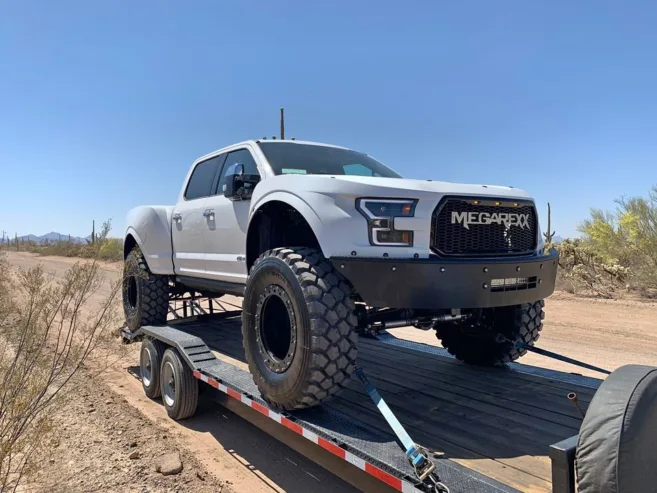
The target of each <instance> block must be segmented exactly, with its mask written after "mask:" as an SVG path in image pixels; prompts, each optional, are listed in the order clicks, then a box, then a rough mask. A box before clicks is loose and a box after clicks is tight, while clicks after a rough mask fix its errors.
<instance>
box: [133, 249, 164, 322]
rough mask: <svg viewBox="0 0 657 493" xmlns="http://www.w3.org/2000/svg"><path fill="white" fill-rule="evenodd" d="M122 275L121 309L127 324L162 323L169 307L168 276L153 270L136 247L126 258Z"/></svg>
mask: <svg viewBox="0 0 657 493" xmlns="http://www.w3.org/2000/svg"><path fill="white" fill-rule="evenodd" d="M124 270H125V272H124V275H123V311H124V313H125V320H126V324H127V325H128V328H129V329H130V330H131V331H135V330H137V329H138V328H139V327H141V326H142V325H164V324H165V323H166V321H167V313H168V311H169V280H168V278H167V276H160V275H156V274H152V273H151V271H150V270H149V268H148V265H147V264H146V260H145V259H144V255H143V254H142V253H141V250H140V249H139V248H134V249H133V250H132V251H131V252H130V253H129V254H128V256H127V257H126V259H125V266H124Z"/></svg>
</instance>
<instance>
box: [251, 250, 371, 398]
mask: <svg viewBox="0 0 657 493" xmlns="http://www.w3.org/2000/svg"><path fill="white" fill-rule="evenodd" d="M350 294H351V288H350V286H349V285H348V283H347V282H346V281H345V279H344V278H343V277H342V276H341V275H340V273H338V272H337V271H336V270H335V269H334V268H333V266H332V265H331V263H330V262H328V261H327V260H326V259H325V258H324V256H323V255H322V253H321V252H319V251H317V250H315V249H311V248H305V247H297V248H276V249H274V250H270V251H268V252H265V253H263V254H262V255H261V256H260V257H259V258H258V259H257V260H256V262H255V264H254V266H253V268H252V270H251V273H250V275H249V280H248V283H247V286H246V292H245V294H244V302H243V303H244V306H243V311H242V336H243V341H244V348H245V352H246V360H247V362H248V364H249V370H250V371H251V374H252V375H253V380H254V382H255V383H256V385H257V386H258V388H259V389H260V392H261V393H262V396H263V398H264V399H265V400H267V401H268V402H270V403H271V404H272V405H274V406H276V407H279V408H283V409H300V408H305V407H310V406H314V405H317V404H319V403H321V402H322V401H324V400H326V399H328V398H329V397H331V396H332V395H334V394H337V393H338V392H339V391H340V390H341V389H342V388H343V387H344V386H345V384H346V383H347V380H349V377H350V376H351V374H352V373H353V372H354V371H355V369H356V365H355V363H356V354H357V349H356V346H357V342H358V335H357V334H356V331H355V328H356V317H355V315H354V302H353V301H352V300H351V298H350Z"/></svg>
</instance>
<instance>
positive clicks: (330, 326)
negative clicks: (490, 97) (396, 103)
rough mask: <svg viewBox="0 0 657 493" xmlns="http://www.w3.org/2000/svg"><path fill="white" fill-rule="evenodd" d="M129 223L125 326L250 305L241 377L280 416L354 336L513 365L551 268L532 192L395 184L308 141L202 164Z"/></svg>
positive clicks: (326, 393) (350, 356) (371, 165)
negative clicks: (202, 301) (395, 339)
mask: <svg viewBox="0 0 657 493" xmlns="http://www.w3.org/2000/svg"><path fill="white" fill-rule="evenodd" d="M127 225H128V226H127V231H126V234H125V244H124V245H125V260H126V276H125V280H124V286H123V300H124V303H123V304H124V310H125V316H126V320H127V325H128V327H129V329H130V330H133V331H136V330H138V329H139V328H140V327H141V326H146V325H164V324H166V320H167V311H168V307H169V300H170V299H171V298H172V297H175V296H180V295H182V294H185V293H199V294H200V295H202V296H206V297H214V298H216V297H219V296H221V295H223V294H226V293H229V294H236V295H239V296H243V297H244V299H243V312H242V339H243V345H244V349H245V356H246V360H247V362H248V365H249V370H250V372H251V374H252V376H253V379H254V382H255V384H256V385H257V387H258V389H259V391H260V392H261V394H262V396H263V398H264V399H265V400H266V401H267V402H269V403H270V404H271V405H272V406H274V407H277V408H282V409H288V410H291V409H299V408H304V407H309V406H314V405H317V404H319V403H321V402H323V401H325V400H327V399H328V398H330V397H331V396H333V395H335V394H337V393H338V392H339V391H340V390H341V389H342V388H343V387H344V386H345V385H346V383H347V381H348V380H349V378H350V377H351V375H352V374H353V373H354V372H355V370H356V358H357V352H358V334H363V333H367V334H376V333H377V332H379V331H383V330H385V329H386V328H393V327H400V326H408V325H412V326H415V327H417V328H419V329H424V330H427V329H434V330H435V331H436V335H437V337H438V338H439V339H440V340H441V341H442V345H443V346H444V347H445V348H446V349H447V350H448V351H449V352H450V353H452V354H453V355H454V356H456V357H457V358H459V359H461V360H463V361H465V362H468V363H471V364H475V365H498V364H503V363H507V362H510V361H512V360H515V359H517V358H519V357H520V356H522V355H523V354H524V352H525V351H526V349H523V344H520V343H524V344H525V345H527V344H529V345H531V344H533V343H534V341H536V339H538V337H539V333H540V330H541V328H542V320H543V317H544V312H543V299H544V298H546V297H547V296H549V295H550V294H551V293H552V292H553V290H554V283H555V277H556V270H557V253H556V252H555V251H554V250H551V251H549V252H547V253H545V252H544V245H543V244H542V242H541V234H540V227H539V222H538V217H537V212H536V207H535V205H534V202H533V200H532V199H531V197H530V196H529V195H528V194H527V193H526V192H525V191H523V190H519V189H516V188H511V187H499V186H490V185H466V184H454V183H446V182H436V181H430V180H410V179H403V178H402V177H401V176H400V175H398V174H397V173H396V172H394V171H393V170H391V169H390V168H388V167H386V166H384V165H383V164H381V163H380V162H378V161H377V160H375V159H373V158H372V157H370V156H368V155H367V154H364V153H361V152H357V151H354V150H350V149H345V148H342V147H337V146H332V145H326V144H319V143H312V142H301V141H289V140H283V141H281V140H279V141H268V140H256V141H247V142H242V143H239V144H235V145H232V146H229V147H226V148H224V149H221V150H218V151H216V152H213V153H211V154H208V155H206V156H203V157H202V158H199V159H198V160H196V161H195V162H194V163H193V164H192V166H191V167H190V169H189V172H188V174H187V177H186V179H185V183H184V185H183V187H182V189H181V191H180V195H179V197H178V202H177V204H176V205H175V206H141V207H137V208H135V209H133V210H131V211H130V212H129V214H128V219H127ZM381 357H385V356H384V355H383V354H382V355H381ZM148 385H149V383H148V382H145V388H146V390H147V393H148V388H147V387H148ZM153 386H154V387H153V392H154V393H157V391H158V389H157V388H156V387H157V382H153Z"/></svg>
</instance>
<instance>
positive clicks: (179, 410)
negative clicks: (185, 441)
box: [160, 348, 198, 421]
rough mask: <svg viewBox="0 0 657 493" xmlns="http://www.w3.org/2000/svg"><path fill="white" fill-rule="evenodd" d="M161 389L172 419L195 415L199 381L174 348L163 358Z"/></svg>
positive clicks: (168, 350)
mask: <svg viewBox="0 0 657 493" xmlns="http://www.w3.org/2000/svg"><path fill="white" fill-rule="evenodd" d="M160 388H161V392H162V403H163V404H164V408H165V409H166V411H167V414H168V415H169V417H170V418H171V419H175V420H176V421H177V420H180V419H185V418H189V417H190V416H193V415H194V413H195V412H196V407H197V406H198V380H197V379H196V378H194V374H193V372H192V370H190V368H189V367H188V366H187V365H186V364H185V363H184V362H183V361H182V360H181V359H180V356H179V355H178V352H177V351H176V350H175V349H173V348H169V349H167V350H166V351H165V352H164V356H163V357H162V366H161V369H160Z"/></svg>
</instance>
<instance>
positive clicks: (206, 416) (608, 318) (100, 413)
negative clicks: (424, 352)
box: [9, 252, 657, 493]
mask: <svg viewBox="0 0 657 493" xmlns="http://www.w3.org/2000/svg"><path fill="white" fill-rule="evenodd" d="M9 261H10V262H11V263H12V264H13V265H15V266H21V267H30V266H32V265H35V264H36V263H38V262H41V263H43V264H44V265H45V267H46V270H48V271H52V272H54V273H55V276H56V277H61V275H62V274H63V273H64V272H65V271H66V269H67V268H68V267H70V265H71V264H73V263H74V262H75V260H74V259H68V258H61V257H37V256H35V255H33V254H27V253H16V252H10V253H9ZM103 270H104V271H105V273H106V275H107V277H108V279H116V278H117V277H118V275H119V272H120V265H119V264H104V265H103ZM104 294H106V292H103V290H101V291H100V292H99V293H98V294H97V296H103V295H104ZM222 301H223V299H222ZM225 301H227V302H231V301H232V303H234V304H235V305H237V306H239V305H240V300H237V299H234V300H230V299H226V300H225ZM391 332H392V333H393V334H394V335H395V336H397V337H402V338H405V339H409V340H413V341H417V342H423V343H427V344H434V345H439V342H438V341H437V339H436V338H435V335H434V333H433V331H427V332H424V331H420V330H417V329H413V328H401V329H395V330H393V331H391ZM538 346H539V347H542V348H544V349H548V350H552V351H556V352H561V353H563V354H566V355H568V356H570V357H572V358H576V359H581V360H583V361H586V362H588V363H591V364H594V365H597V366H600V367H603V368H607V369H609V370H613V369H615V368H617V367H619V366H621V365H624V364H629V363H640V364H649V365H657V303H654V302H642V301H629V300H595V299H580V298H575V297H573V296H572V295H568V294H566V293H560V292H559V293H555V294H554V295H553V296H552V297H550V299H548V300H547V302H546V319H545V325H544V329H543V332H542V336H541V339H540V341H539V343H538ZM137 354H138V347H137V346H128V347H127V348H126V349H125V354H124V356H123V357H122V358H121V359H119V360H118V361H116V362H114V363H113V364H111V365H110V366H109V367H108V368H107V369H106V370H104V371H103V372H101V373H100V374H99V375H97V376H94V377H93V379H91V380H89V383H88V386H87V387H84V386H83V387H81V391H80V392H79V393H78V394H77V395H76V397H75V399H74V400H73V401H72V402H71V405H70V406H71V407H70V410H69V411H68V412H66V413H65V415H66V416H68V421H67V420H66V419H64V420H63V423H64V426H66V430H67V433H68V438H66V437H67V435H63V436H62V444H61V445H60V448H61V449H65V450H66V451H67V452H66V454H64V455H63V456H62V457H61V458H56V459H55V462H54V463H52V464H50V463H49V464H46V465H45V466H44V467H45V468H46V469H45V471H46V472H47V471H49V470H53V472H54V471H59V470H62V471H63V472H62V474H61V475H60V476H58V478H59V479H60V483H61V482H62V481H64V482H63V483H62V484H64V485H65V487H64V488H63V489H59V490H58V489H57V488H54V484H53V485H52V486H53V487H52V488H50V491H71V492H82V491H85V492H86V491H94V490H97V489H105V490H108V489H109V490H111V491H130V492H132V491H181V492H182V491H210V490H212V491H222V488H223V491H233V490H234V491H248V492H250V493H256V492H269V491H313V492H318V493H322V492H325V491H326V492H329V491H331V492H342V491H353V489H352V488H351V487H350V486H348V485H347V484H346V483H344V482H342V481H341V480H340V479H338V478H337V477H335V476H333V475H331V474H329V473H328V472H326V471H325V470H323V469H321V468H320V467H319V466H317V465H315V464H314V463H312V462H310V461H309V460H307V459H305V458H304V457H303V456H301V455H299V454H297V453H296V452H294V451H292V450H290V449H289V448H287V447H286V446H284V445H282V444H280V443H279V442H277V441H276V440H274V439H273V438H271V437H270V436H268V435H266V434H264V433H263V432H261V431H259V430H258V429H256V428H255V427H253V426H251V425H250V424H248V423H246V422H244V421H243V420H241V419H240V418H239V417H237V416H235V415H233V414H232V413H230V412H229V411H227V410H225V409H223V408H221V407H219V406H217V405H215V404H213V403H210V402H203V401H202V403H201V408H200V412H199V413H198V415H197V416H196V417H194V418H192V419H191V420H187V421H185V422H184V423H176V422H173V421H171V420H169V419H168V418H167V416H166V413H165V412H164V410H163V408H162V406H161V404H159V403H158V402H154V401H151V400H149V399H147V398H146V397H145V396H144V394H143V391H142V389H141V384H140V382H139V381H138V380H137V379H135V378H134V377H133V376H131V375H130V374H129V372H128V371H127V369H128V367H130V366H131V365H134V364H136V362H137ZM521 362H522V363H525V364H530V365H535V366H542V367H547V368H552V369H555V370H561V371H569V372H574V373H581V374H584V375H589V376H594V377H602V375H601V374H599V373H595V372H592V371H589V370H583V369H580V368H577V367H573V366H571V365H568V364H566V363H561V362H558V361H554V360H551V359H548V358H545V357H543V356H539V355H534V354H528V355H527V356H525V357H524V358H523V359H522V361H521ZM90 405H93V409H95V411H92V412H89V409H90V408H91V406H90ZM119 416H120V417H121V419H120V420H119V419H118V417H119ZM117 426H118V428H117ZM121 429H123V430H124V433H125V437H123V434H122V435H121V436H119V435H118V430H121ZM133 442H136V443H137V446H136V447H130V444H131V443H133ZM131 449H136V450H139V452H140V458H139V459H129V458H127V457H128V456H129V454H130V453H131V452H133V450H131ZM166 450H177V451H180V454H181V457H182V459H183V462H184V463H185V468H184V470H183V473H181V474H179V475H177V476H167V477H164V476H161V475H160V474H159V473H156V472H154V469H153V464H154V462H155V461H156V460H157V457H158V456H159V455H161V454H162V453H163V452H164V451H166ZM60 468H61V469H60ZM83 471H98V472H101V473H102V474H96V475H94V474H91V475H89V474H82V472H83ZM197 472H198V475H197V474H196V473H197ZM86 476H90V477H89V479H84V477H86ZM199 476H200V477H201V478H203V479H200V478H199ZM81 481H82V482H81ZM58 484H59V483H58ZM46 490H47V489H46Z"/></svg>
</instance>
